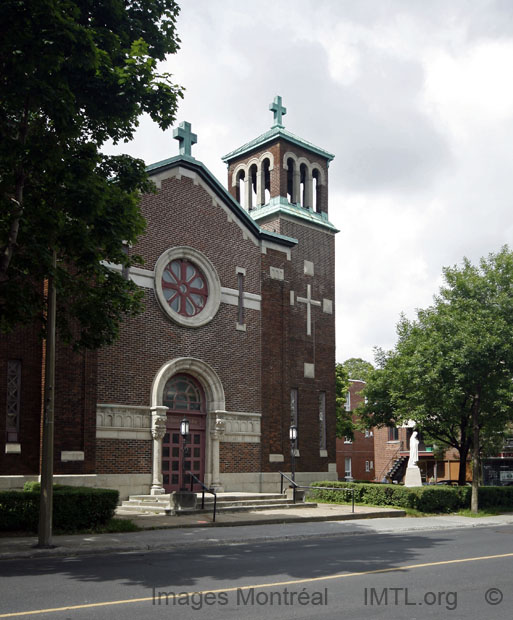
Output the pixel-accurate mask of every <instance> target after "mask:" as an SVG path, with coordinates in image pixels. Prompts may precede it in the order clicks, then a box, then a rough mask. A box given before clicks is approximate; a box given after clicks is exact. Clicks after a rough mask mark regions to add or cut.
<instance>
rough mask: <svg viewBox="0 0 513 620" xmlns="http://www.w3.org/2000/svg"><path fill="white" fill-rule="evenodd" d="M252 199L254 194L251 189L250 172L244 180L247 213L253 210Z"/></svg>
mask: <svg viewBox="0 0 513 620" xmlns="http://www.w3.org/2000/svg"><path fill="white" fill-rule="evenodd" d="M252 198H253V193H252V188H251V176H250V174H249V170H248V172H246V177H245V179H244V208H245V209H246V211H250V210H251V209H252V208H253V204H252Z"/></svg>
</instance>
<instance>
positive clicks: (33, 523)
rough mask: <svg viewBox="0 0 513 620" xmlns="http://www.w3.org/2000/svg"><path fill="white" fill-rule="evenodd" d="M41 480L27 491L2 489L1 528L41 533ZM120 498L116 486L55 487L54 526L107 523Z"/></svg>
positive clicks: (72, 527) (85, 526)
mask: <svg viewBox="0 0 513 620" xmlns="http://www.w3.org/2000/svg"><path fill="white" fill-rule="evenodd" d="M39 501H40V485H39V483H28V484H27V485H26V488H25V489H24V490H23V491H0V531H13V530H18V531H26V532H37V529H38V523H39ZM118 501H119V492H118V491H115V490H112V489H93V488H89V487H70V486H58V485H55V486H54V490H53V527H54V528H55V529H58V530H64V531H73V530H81V529H89V528H95V527H97V526H100V525H104V524H105V523H107V522H108V521H109V520H110V519H111V518H112V517H113V516H114V511H115V509H116V506H117V504H118Z"/></svg>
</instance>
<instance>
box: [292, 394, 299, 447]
mask: <svg viewBox="0 0 513 620" xmlns="http://www.w3.org/2000/svg"><path fill="white" fill-rule="evenodd" d="M297 399H298V393H297V388H292V389H291V390H290V425H291V426H292V425H294V426H295V427H296V428H297V429H298V439H299V425H298V417H299V416H298V403H297ZM296 448H297V442H296Z"/></svg>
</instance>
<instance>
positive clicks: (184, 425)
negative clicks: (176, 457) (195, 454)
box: [180, 418, 190, 491]
mask: <svg viewBox="0 0 513 620" xmlns="http://www.w3.org/2000/svg"><path fill="white" fill-rule="evenodd" d="M189 428H190V424H189V420H188V419H187V418H184V419H183V420H182V421H181V422H180V435H181V436H182V440H183V446H182V484H181V486H180V491H185V490H186V488H185V459H186V458H187V455H188V451H189V449H188V448H187V439H188V436H189Z"/></svg>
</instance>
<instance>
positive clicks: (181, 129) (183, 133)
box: [173, 121, 198, 157]
mask: <svg viewBox="0 0 513 620" xmlns="http://www.w3.org/2000/svg"><path fill="white" fill-rule="evenodd" d="M173 138H174V139H175V140H178V142H179V143H180V155H186V156H187V157H192V155H191V147H192V145H193V144H196V142H197V141H198V136H197V135H196V134H195V133H192V131H191V124H190V123H188V122H187V121H184V122H183V123H180V124H179V125H178V127H177V128H176V129H175V130H174V131H173Z"/></svg>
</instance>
